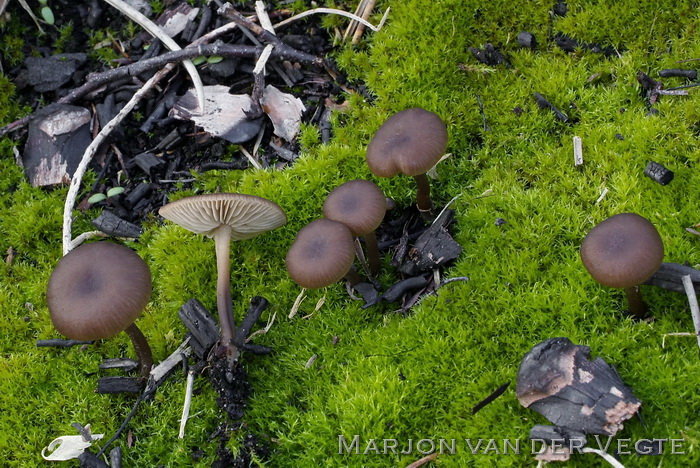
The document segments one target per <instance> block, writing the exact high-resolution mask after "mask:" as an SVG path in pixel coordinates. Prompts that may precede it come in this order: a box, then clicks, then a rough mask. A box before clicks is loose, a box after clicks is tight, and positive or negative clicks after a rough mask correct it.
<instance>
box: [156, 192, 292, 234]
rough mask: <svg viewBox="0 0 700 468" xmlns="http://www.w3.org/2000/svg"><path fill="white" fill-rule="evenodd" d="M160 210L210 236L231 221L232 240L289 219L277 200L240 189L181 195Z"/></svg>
mask: <svg viewBox="0 0 700 468" xmlns="http://www.w3.org/2000/svg"><path fill="white" fill-rule="evenodd" d="M158 213H160V215H161V216H162V217H163V218H165V219H169V220H170V221H172V222H174V223H176V224H178V225H180V226H182V227H183V228H185V229H187V230H188V231H192V232H195V233H197V234H204V235H206V236H209V237H212V236H213V234H214V231H216V229H217V228H219V227H220V226H222V225H228V226H230V227H231V239H233V240H244V239H250V238H251V237H255V236H257V235H258V234H261V233H263V232H266V231H270V230H272V229H276V228H278V227H280V226H282V225H284V224H285V223H286V222H287V215H285V213H284V210H282V208H280V206H279V205H278V204H277V203H275V202H273V201H270V200H268V199H266V198H262V197H257V196H255V195H244V194H241V193H213V194H207V195H194V196H191V197H186V198H181V199H180V200H177V201H174V202H172V203H168V204H167V205H164V206H162V207H161V208H160V210H159V211H158Z"/></svg>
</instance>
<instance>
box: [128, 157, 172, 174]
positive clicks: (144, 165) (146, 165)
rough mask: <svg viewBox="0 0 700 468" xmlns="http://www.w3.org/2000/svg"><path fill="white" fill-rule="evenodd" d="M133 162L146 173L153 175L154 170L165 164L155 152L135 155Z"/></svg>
mask: <svg viewBox="0 0 700 468" xmlns="http://www.w3.org/2000/svg"><path fill="white" fill-rule="evenodd" d="M133 164H136V165H137V166H138V167H140V168H141V170H142V171H143V172H145V173H146V174H148V175H149V176H150V175H153V172H154V171H155V170H157V169H158V168H159V167H160V166H162V165H163V164H165V161H163V160H162V159H161V158H159V157H158V156H156V155H155V154H153V153H141V154H137V155H136V156H134V159H133Z"/></svg>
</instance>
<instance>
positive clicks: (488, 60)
mask: <svg viewBox="0 0 700 468" xmlns="http://www.w3.org/2000/svg"><path fill="white" fill-rule="evenodd" d="M469 52H471V53H472V55H473V56H474V58H475V59H477V60H478V61H479V62H481V63H483V64H485V65H489V66H492V67H495V66H496V65H501V64H504V65H506V66H510V63H509V62H508V59H506V56H505V55H503V54H502V53H501V52H500V51H499V50H498V49H496V48H495V47H494V46H493V44H491V43H486V44H484V48H483V49H478V48H476V47H470V48H469Z"/></svg>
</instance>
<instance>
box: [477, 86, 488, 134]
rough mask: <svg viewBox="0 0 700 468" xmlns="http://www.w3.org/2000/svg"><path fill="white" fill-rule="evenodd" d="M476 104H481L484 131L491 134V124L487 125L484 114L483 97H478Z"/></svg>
mask: <svg viewBox="0 0 700 468" xmlns="http://www.w3.org/2000/svg"><path fill="white" fill-rule="evenodd" d="M476 102H478V103H479V114H481V120H483V121H484V131H485V132H490V131H491V127H489V124H487V123H486V114H484V103H483V102H481V95H479V94H477V95H476Z"/></svg>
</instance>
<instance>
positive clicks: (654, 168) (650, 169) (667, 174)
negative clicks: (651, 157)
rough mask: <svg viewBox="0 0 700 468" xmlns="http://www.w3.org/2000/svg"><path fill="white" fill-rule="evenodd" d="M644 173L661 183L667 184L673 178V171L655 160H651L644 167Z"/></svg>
mask: <svg viewBox="0 0 700 468" xmlns="http://www.w3.org/2000/svg"><path fill="white" fill-rule="evenodd" d="M644 175H645V176H647V177H649V178H650V179H651V180H653V181H655V182H658V183H660V184H661V185H666V184H668V183H669V182H671V181H672V180H673V171H671V170H670V169H667V168H666V167H664V166H663V165H661V164H659V163H657V162H654V161H649V163H648V164H647V167H646V168H645V169H644Z"/></svg>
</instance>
